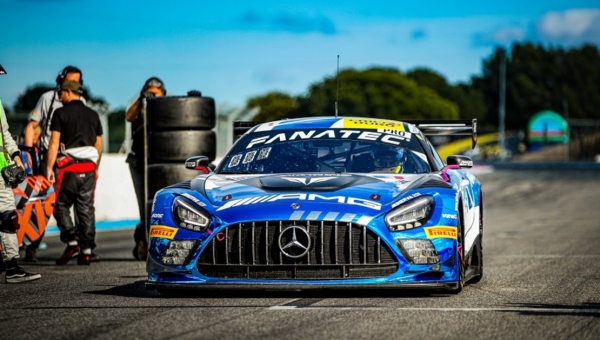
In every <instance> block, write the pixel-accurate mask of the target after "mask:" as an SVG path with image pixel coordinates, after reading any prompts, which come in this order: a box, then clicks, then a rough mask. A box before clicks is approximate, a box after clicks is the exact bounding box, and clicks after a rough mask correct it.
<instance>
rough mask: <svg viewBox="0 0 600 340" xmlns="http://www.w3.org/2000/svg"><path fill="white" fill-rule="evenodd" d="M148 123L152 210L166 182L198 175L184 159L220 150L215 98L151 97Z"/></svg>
mask: <svg viewBox="0 0 600 340" xmlns="http://www.w3.org/2000/svg"><path fill="white" fill-rule="evenodd" d="M146 117H147V119H148V124H147V127H146V129H147V136H148V137H147V146H148V152H147V155H148V159H147V178H148V181H147V183H148V190H147V193H148V197H147V207H148V210H147V211H148V214H150V211H151V206H152V200H153V199H154V194H156V192H157V191H158V190H160V189H162V188H164V187H166V186H169V185H172V184H175V183H179V182H183V181H187V180H190V179H192V178H194V177H195V176H197V175H198V173H197V172H195V171H193V170H188V169H186V168H185V160H186V159H188V158H189V157H193V156H201V155H202V156H207V157H208V158H209V159H210V160H211V161H214V159H215V157H216V153H217V148H216V136H215V132H214V131H212V129H213V128H214V127H215V121H216V120H215V119H216V110H215V101H214V99H213V98H211V97H201V96H164V97H154V98H149V99H148V102H147V108H146Z"/></svg>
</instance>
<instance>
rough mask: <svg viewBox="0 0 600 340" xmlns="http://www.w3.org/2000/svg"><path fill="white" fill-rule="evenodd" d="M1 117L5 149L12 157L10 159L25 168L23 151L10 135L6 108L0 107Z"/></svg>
mask: <svg viewBox="0 0 600 340" xmlns="http://www.w3.org/2000/svg"><path fill="white" fill-rule="evenodd" d="M0 116H2V137H3V139H4V148H5V150H6V152H7V153H8V154H9V155H10V158H11V159H13V160H15V163H17V165H18V166H20V167H22V168H23V163H22V162H21V151H19V147H18V146H17V143H16V142H15V140H14V139H13V137H12V134H11V133H10V130H9V127H8V120H7V119H6V113H5V112H4V108H3V107H2V106H0ZM17 159H18V161H17Z"/></svg>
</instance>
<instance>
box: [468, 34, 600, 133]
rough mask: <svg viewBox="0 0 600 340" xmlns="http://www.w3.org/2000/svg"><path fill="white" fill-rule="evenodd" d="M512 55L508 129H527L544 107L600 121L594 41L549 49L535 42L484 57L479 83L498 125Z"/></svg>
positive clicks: (599, 59)
mask: <svg viewBox="0 0 600 340" xmlns="http://www.w3.org/2000/svg"><path fill="white" fill-rule="evenodd" d="M503 58H506V128H507V129H513V130H514V129H523V130H524V129H526V127H527V123H528V122H529V119H531V117H532V116H533V115H534V114H536V113H537V112H539V111H542V110H552V111H555V112H559V113H562V114H564V115H566V110H567V109H568V114H569V117H570V118H588V119H600V110H598V109H597V108H598V107H599V106H600V96H598V93H600V53H599V52H598V48H597V47H596V46H593V45H583V46H582V47H580V48H571V49H569V50H565V49H563V48H547V47H544V46H543V45H534V44H532V43H524V44H515V45H513V46H512V50H511V52H510V53H508V52H507V51H506V50H504V49H503V48H498V49H496V50H495V52H494V54H493V55H492V56H491V57H490V58H488V59H486V60H484V62H483V74H482V75H481V76H480V77H474V78H473V87H474V88H475V89H476V90H478V91H481V93H483V97H484V102H485V105H486V106H487V108H488V113H489V114H488V121H489V122H491V123H493V124H494V125H497V124H498V104H499V83H500V78H499V69H500V63H501V62H502V60H503Z"/></svg>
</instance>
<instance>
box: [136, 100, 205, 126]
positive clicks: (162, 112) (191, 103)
mask: <svg viewBox="0 0 600 340" xmlns="http://www.w3.org/2000/svg"><path fill="white" fill-rule="evenodd" d="M147 105H148V106H147V109H146V112H147V115H148V131H158V130H189V129H204V130H210V129H212V128H214V127H215V122H216V110H215V100H214V99H213V98H211V97H185V96H166V97H154V98H149V99H148V104H147Z"/></svg>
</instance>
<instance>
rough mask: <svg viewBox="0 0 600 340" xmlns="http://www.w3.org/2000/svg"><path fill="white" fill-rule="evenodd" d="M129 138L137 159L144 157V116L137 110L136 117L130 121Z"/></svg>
mask: <svg viewBox="0 0 600 340" xmlns="http://www.w3.org/2000/svg"><path fill="white" fill-rule="evenodd" d="M141 105H142V104H141V103H140V106H141ZM140 110H141V108H140ZM131 139H132V143H131V151H132V152H133V153H134V154H135V157H136V158H137V159H139V160H142V159H143V157H144V117H143V115H142V113H141V112H139V111H138V115H137V117H136V119H135V120H134V121H133V122H131Z"/></svg>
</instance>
